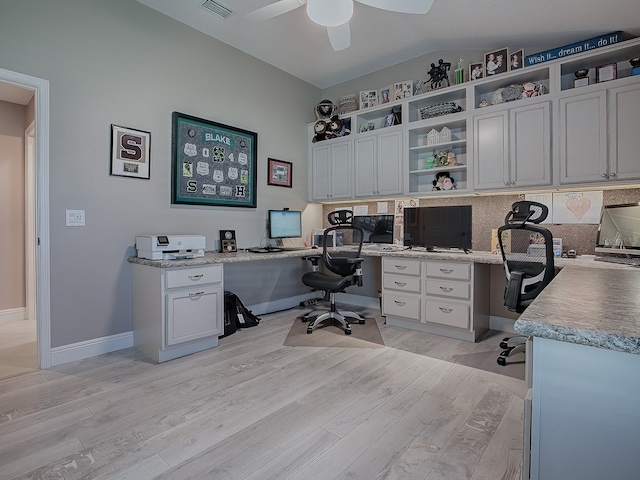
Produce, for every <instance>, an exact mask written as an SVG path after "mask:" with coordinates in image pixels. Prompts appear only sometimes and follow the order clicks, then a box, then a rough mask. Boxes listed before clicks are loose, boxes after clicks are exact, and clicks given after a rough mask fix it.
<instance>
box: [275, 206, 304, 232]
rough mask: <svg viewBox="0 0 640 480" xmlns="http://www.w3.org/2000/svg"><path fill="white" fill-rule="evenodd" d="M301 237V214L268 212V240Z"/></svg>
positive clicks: (294, 212) (277, 211) (279, 211)
mask: <svg viewBox="0 0 640 480" xmlns="http://www.w3.org/2000/svg"><path fill="white" fill-rule="evenodd" d="M299 237H302V213H301V212H299V211H294V210H269V238H299Z"/></svg>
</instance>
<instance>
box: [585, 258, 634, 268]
mask: <svg viewBox="0 0 640 480" xmlns="http://www.w3.org/2000/svg"><path fill="white" fill-rule="evenodd" d="M594 260H595V261H596V262H608V263H620V264H622V265H631V266H633V267H640V257H631V258H627V257H596V258H594Z"/></svg>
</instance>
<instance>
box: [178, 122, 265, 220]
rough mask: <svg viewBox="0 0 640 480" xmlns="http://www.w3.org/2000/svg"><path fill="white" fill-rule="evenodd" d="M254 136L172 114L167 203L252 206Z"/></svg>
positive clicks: (254, 176)
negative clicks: (168, 195)
mask: <svg viewBox="0 0 640 480" xmlns="http://www.w3.org/2000/svg"><path fill="white" fill-rule="evenodd" d="M257 152H258V134H257V133H254V132H249V131H247V130H242V129H240V128H235V127H230V126H229V125H223V124H221V123H216V122H211V121H209V120H204V119H202V118H197V117H192V116H190V115H186V114H183V113H178V112H173V132H172V168H171V176H172V178H171V203H174V204H189V205H214V206H223V207H248V208H255V207H256V205H257Z"/></svg>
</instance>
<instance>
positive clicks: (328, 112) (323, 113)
mask: <svg viewBox="0 0 640 480" xmlns="http://www.w3.org/2000/svg"><path fill="white" fill-rule="evenodd" d="M336 110H337V107H336V106H335V105H334V104H333V102H332V101H331V100H322V101H321V102H320V103H319V104H317V105H316V106H315V108H314V109H313V112H314V113H315V114H316V120H328V119H330V118H331V117H333V114H334V113H335V111H336Z"/></svg>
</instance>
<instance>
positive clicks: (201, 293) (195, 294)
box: [189, 291, 204, 297]
mask: <svg viewBox="0 0 640 480" xmlns="http://www.w3.org/2000/svg"><path fill="white" fill-rule="evenodd" d="M200 295H204V291H202V292H194V293H190V294H189V296H190V297H199V296H200Z"/></svg>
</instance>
